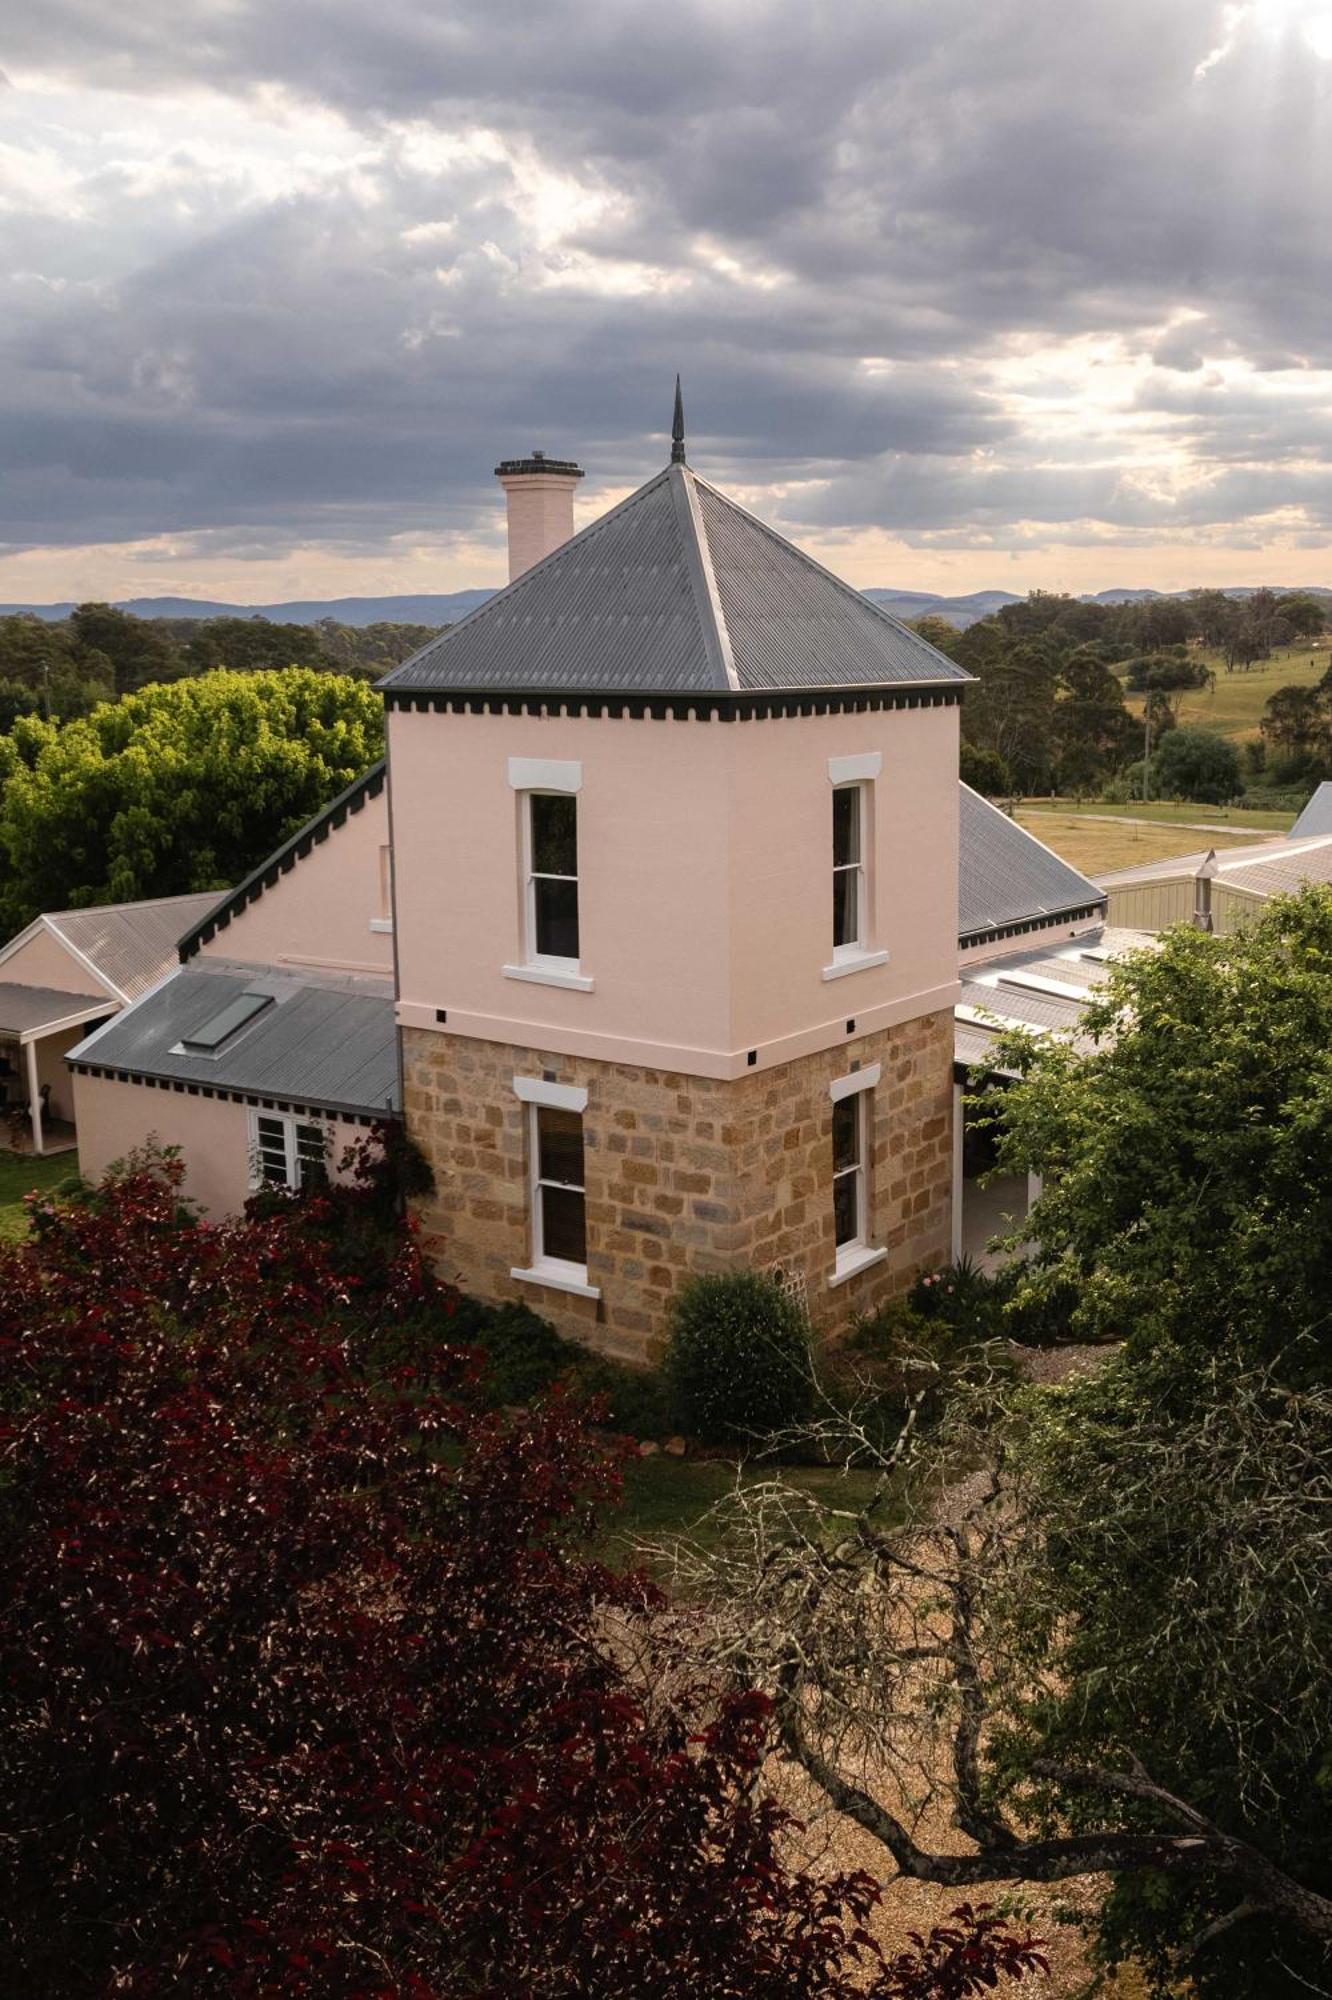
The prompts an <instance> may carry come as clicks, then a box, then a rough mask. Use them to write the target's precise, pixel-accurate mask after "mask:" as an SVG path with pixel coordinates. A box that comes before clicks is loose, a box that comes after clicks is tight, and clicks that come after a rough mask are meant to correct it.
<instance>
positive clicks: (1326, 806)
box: [1290, 779, 1332, 840]
mask: <svg viewBox="0 0 1332 2000" xmlns="http://www.w3.org/2000/svg"><path fill="white" fill-rule="evenodd" d="M1311 833H1332V784H1329V783H1328V782H1327V780H1326V779H1324V781H1323V783H1322V784H1321V785H1320V786H1319V787H1318V790H1317V791H1316V792H1315V793H1314V795H1313V797H1312V798H1311V799H1310V800H1309V803H1308V805H1306V806H1305V808H1304V811H1303V812H1302V813H1301V814H1300V816H1299V818H1298V819H1297V820H1296V822H1295V824H1294V826H1293V827H1292V828H1291V830H1290V837H1291V839H1292V840H1303V839H1304V837H1305V836H1306V835H1307V834H1311Z"/></svg>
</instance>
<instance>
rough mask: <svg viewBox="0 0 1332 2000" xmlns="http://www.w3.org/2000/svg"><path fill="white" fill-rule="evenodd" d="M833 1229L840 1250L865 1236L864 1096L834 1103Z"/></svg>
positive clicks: (859, 1241) (862, 1240) (846, 1098)
mask: <svg viewBox="0 0 1332 2000" xmlns="http://www.w3.org/2000/svg"><path fill="white" fill-rule="evenodd" d="M833 1232H834V1241H835V1243H836V1245H837V1248H838V1249H839V1250H842V1249H845V1248H846V1247H847V1246H848V1245H849V1244H858V1243H864V1242H865V1240H866V1238H865V1098H864V1093H863V1092H857V1094H856V1095H855V1096H854V1097H844V1098H842V1099H841V1101H840V1103H837V1104H834V1105H833Z"/></svg>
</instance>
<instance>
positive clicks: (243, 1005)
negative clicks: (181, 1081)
mask: <svg viewBox="0 0 1332 2000" xmlns="http://www.w3.org/2000/svg"><path fill="white" fill-rule="evenodd" d="M272 1004H273V995H272V994H271V993H242V994H240V995H238V997H237V998H236V999H235V1000H228V1002H227V1004H226V1006H225V1007H222V1008H220V1009H219V1010H218V1012H217V1013H216V1014H210V1015H209V1017H208V1019H207V1020H206V1021H205V1022H204V1024H203V1026H202V1027H200V1028H195V1029H193V1030H192V1031H191V1033H189V1034H188V1035H182V1036H181V1038H180V1046H181V1048H182V1049H184V1051H185V1052H186V1054H187V1055H192V1056H211V1055H214V1054H215V1053H216V1051H217V1050H218V1049H220V1048H221V1046H222V1044H223V1042H226V1041H230V1039H231V1037H232V1036H233V1035H235V1034H238V1033H239V1031H240V1030H241V1029H242V1028H244V1027H245V1026H247V1024H248V1023H249V1022H251V1021H253V1020H254V1018H255V1016H256V1015H257V1014H262V1013H263V1011H264V1009H265V1007H271V1006H272Z"/></svg>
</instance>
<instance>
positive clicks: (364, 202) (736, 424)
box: [0, 0, 1332, 603]
mask: <svg viewBox="0 0 1332 2000" xmlns="http://www.w3.org/2000/svg"><path fill="white" fill-rule="evenodd" d="M6 12H7V25H6V28H5V31H4V35H3V37H0V72H2V73H0V239H2V241H3V254H2V255H0V286H3V292H2V294H0V473H2V476H0V600H10V601H13V600H21V599H25V598H33V599H42V600H44V599H49V598H63V597H83V596H89V595H93V594H98V595H108V596H113V597H122V596H138V595H143V594H155V593H159V592H173V593H180V594H185V595H196V596H203V595H208V596H221V597H229V598H234V599H238V600H240V601H244V602H251V603H257V602H263V601H266V600H272V599H276V598H281V597H289V596H297V595H321V596H323V595H339V594H347V593H375V594H379V593H384V592H391V591H392V592H396V591H416V590H448V589H454V588H458V587H461V586H463V585H468V584H481V583H491V582H496V581H499V580H500V579H501V578H502V575H503V571H504V565H503V552H502V537H501V532H500V519H499V512H498V500H499V496H498V491H497V489H496V487H495V485H494V481H493V478H492V476H491V473H492V468H493V466H494V465H495V463H496V460H497V459H498V458H500V457H501V456H507V455H512V454H516V453H525V452H527V451H528V450H530V449H531V448H532V447H534V446H542V447H544V448H545V449H546V450H548V451H551V452H555V453H560V454H570V455H573V456H576V457H577V458H578V459H579V460H580V461H581V463H582V464H583V465H584V466H586V468H587V470H588V478H587V480H586V482H585V485H584V488H583V490H582V493H581V495H580V502H581V513H582V518H588V517H589V516H590V515H591V514H592V513H593V512H597V511H600V509H601V507H602V506H604V505H605V504H606V503H607V502H608V501H610V500H611V499H613V498H616V497H618V496H619V495H621V494H623V493H625V492H627V491H629V490H630V489H631V488H632V487H633V486H635V485H637V484H638V483H639V481H640V480H642V479H643V478H645V477H647V476H648V474H650V473H651V472H653V471H654V470H656V468H657V467H658V466H659V465H660V464H661V463H662V461H663V460H664V457H665V455H666V443H665V437H664V432H665V428H666V426H667V425H668V422H669V411H670V396H671V387H672V382H673V377H674V373H675V370H676V369H677V368H679V369H680V370H681V372H682V374H683V376H684V379H685V387H686V396H687V405H688V412H689V428H690V457H691V460H692V462H693V463H694V464H696V465H697V466H698V468H699V469H700V470H701V471H704V472H705V473H707V474H708V475H709V476H711V477H713V478H715V479H716V480H718V481H719V483H721V484H722V485H724V486H726V487H727V488H728V489H730V490H731V491H733V492H735V493H737V494H738V495H739V496H740V497H741V498H743V499H744V500H746V501H747V502H748V504H750V505H751V506H753V507H755V508H756V509H758V510H759V511H760V512H762V513H763V514H764V515H766V516H767V517H768V518H770V519H772V520H774V521H775V522H776V523H777V524H778V525H779V526H780V527H781V528H782V529H783V530H784V531H785V532H787V533H789V534H791V535H793V536H794V537H795V538H796V539H798V540H800V541H802V542H803V543H805V544H806V545H807V546H809V547H811V548H813V549H814V550H815V551H816V552H817V553H818V554H819V555H821V556H822V557H823V559H824V560H825V561H827V562H829V563H830V564H831V565H832V566H833V567H835V568H837V569H838V570H840V571H841V573H842V574H844V575H846V576H848V577H849V578H850V579H851V580H852V581H853V582H855V583H859V584H884V585H900V586H920V587H923V588H927V589H934V590H940V591H955V590H969V589H973V588H977V587H980V586H983V585H987V584H993V585H1000V586H1004V587H1007V588H1009V589H1025V588H1028V587H1031V586H1034V585H1042V586H1048V587H1062V588H1069V589H1076V590H1083V589H1097V588H1101V587H1103V586H1107V585H1111V584H1140V583H1142V584H1156V585H1159V586H1161V587H1167V588H1174V587H1183V586H1185V585H1187V584H1190V583H1193V582H1195V581H1214V582H1226V581H1233V582H1258V581H1275V582H1287V581H1289V582H1296V581H1306V582H1319V583H1326V584H1329V585H1332V554H1330V553H1329V540H1330V539H1332V535H1330V531H1332V0H1254V4H1251V5H1230V4H1223V0H985V4H981V0H821V4H819V5H817V6H816V5H812V4H811V0H671V4H662V0H377V4H372V5H367V4H366V0H132V4H130V5H126V4H125V0H42V4H41V5H40V6H38V5H29V6H24V7H19V6H15V7H11V8H10V9H8V10H6Z"/></svg>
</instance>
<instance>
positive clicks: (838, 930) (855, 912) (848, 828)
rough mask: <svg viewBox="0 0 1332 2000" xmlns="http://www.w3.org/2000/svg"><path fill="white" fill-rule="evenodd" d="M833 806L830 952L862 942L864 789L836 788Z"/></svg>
mask: <svg viewBox="0 0 1332 2000" xmlns="http://www.w3.org/2000/svg"><path fill="white" fill-rule="evenodd" d="M832 803H833V951H834V952H847V951H860V950H862V949H863V947H864V942H865V787H864V786H863V785H837V786H835V787H834V790H833V795H832Z"/></svg>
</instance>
